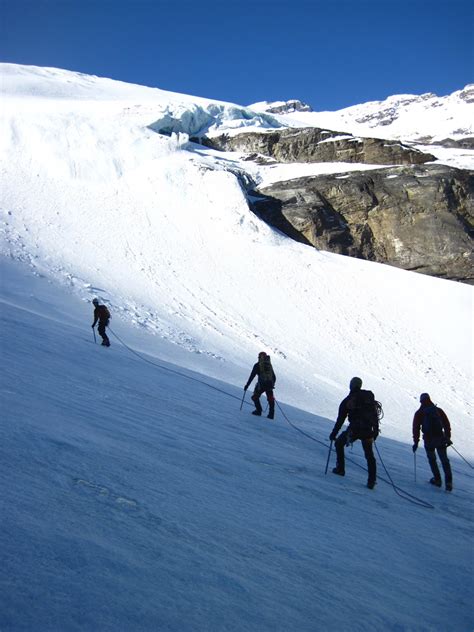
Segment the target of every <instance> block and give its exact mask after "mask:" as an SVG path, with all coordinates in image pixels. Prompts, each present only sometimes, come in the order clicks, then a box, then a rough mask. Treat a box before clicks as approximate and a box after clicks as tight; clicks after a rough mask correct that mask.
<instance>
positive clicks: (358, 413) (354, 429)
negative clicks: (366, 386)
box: [348, 390, 383, 439]
mask: <svg viewBox="0 0 474 632" xmlns="http://www.w3.org/2000/svg"><path fill="white" fill-rule="evenodd" d="M348 408H349V422H350V428H351V433H352V435H353V436H355V437H360V438H362V439H366V438H369V437H372V436H377V435H378V434H379V432H380V423H379V422H380V420H381V419H382V417H383V409H382V404H381V403H380V402H378V401H376V399H375V396H374V394H373V393H372V391H365V390H360V391H357V393H354V395H353V396H352V397H351V399H350V400H349V404H348Z"/></svg>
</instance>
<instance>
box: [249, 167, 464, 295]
mask: <svg viewBox="0 0 474 632" xmlns="http://www.w3.org/2000/svg"><path fill="white" fill-rule="evenodd" d="M252 196H253V197H252V199H253V202H252V205H253V209H254V211H255V212H256V213H257V214H258V215H259V216H261V217H262V218H263V219H264V220H265V221H267V222H268V223H270V224H272V225H273V226H275V227H276V228H278V229H279V230H281V231H283V232H285V233H286V234H289V235H290V236H292V237H293V238H296V239H299V240H300V241H302V242H304V243H308V244H312V245H313V246H315V247H316V248H319V249H321V250H329V251H331V252H335V253H339V254H344V255H349V256H354V257H360V258H363V259H368V260H371V261H377V262H380V263H387V264H391V265H394V266H397V267H400V268H404V269H406V270H413V271H417V272H422V273H425V274H431V275H434V276H438V277H442V278H446V279H452V280H459V281H464V282H468V283H474V265H473V264H474V259H473V249H472V243H473V241H472V240H473V236H474V222H473V217H474V176H473V174H472V172H469V171H465V170H459V169H454V168H450V167H446V166H443V165H424V166H399V167H392V168H389V169H376V170H371V171H363V172H350V173H345V174H344V173H341V174H335V175H326V176H317V177H304V178H299V179H295V180H290V181H286V182H278V183H276V184H273V185H272V186H269V187H266V188H263V189H259V190H258V191H256V192H253V194H252Z"/></svg>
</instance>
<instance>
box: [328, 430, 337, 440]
mask: <svg viewBox="0 0 474 632" xmlns="http://www.w3.org/2000/svg"><path fill="white" fill-rule="evenodd" d="M336 437H337V432H336V431H335V430H333V431H332V432H331V434H330V435H329V441H335V440H336Z"/></svg>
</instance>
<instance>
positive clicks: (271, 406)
mask: <svg viewBox="0 0 474 632" xmlns="http://www.w3.org/2000/svg"><path fill="white" fill-rule="evenodd" d="M265 393H266V396H267V400H268V415H267V417H268V419H274V417H275V397H274V396H273V389H272V388H267V389H266V391H265Z"/></svg>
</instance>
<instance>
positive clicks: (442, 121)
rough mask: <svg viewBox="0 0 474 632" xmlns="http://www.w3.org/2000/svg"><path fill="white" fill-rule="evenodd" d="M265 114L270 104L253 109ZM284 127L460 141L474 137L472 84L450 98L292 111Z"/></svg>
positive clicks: (408, 97) (428, 97) (399, 97)
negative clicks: (320, 110) (312, 110)
mask: <svg viewBox="0 0 474 632" xmlns="http://www.w3.org/2000/svg"><path fill="white" fill-rule="evenodd" d="M251 107H253V108H254V109H256V110H259V111H266V110H267V109H268V107H269V104H266V103H257V104H254V105H253V106H251ZM278 119H279V120H280V121H282V122H284V123H285V124H287V125H295V126H298V125H302V126H312V125H314V126H316V127H323V128H328V129H333V130H340V131H344V132H351V133H353V134H360V135H362V136H374V135H376V136H378V137H381V138H397V139H404V140H412V141H433V142H436V141H440V140H444V139H446V138H453V139H455V140H459V139H462V138H466V137H471V136H474V84H469V85H467V86H466V87H465V88H463V89H462V90H457V91H455V92H453V93H452V94H450V95H447V96H443V97H438V96H437V95H435V94H432V93H426V94H422V95H413V94H404V95H394V96H391V97H388V98H387V99H385V100H384V101H370V102H368V103H363V104H360V105H354V106H351V107H348V108H344V109H342V110H338V111H335V112H295V113H292V114H288V115H285V116H284V117H283V116H280V117H278Z"/></svg>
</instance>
